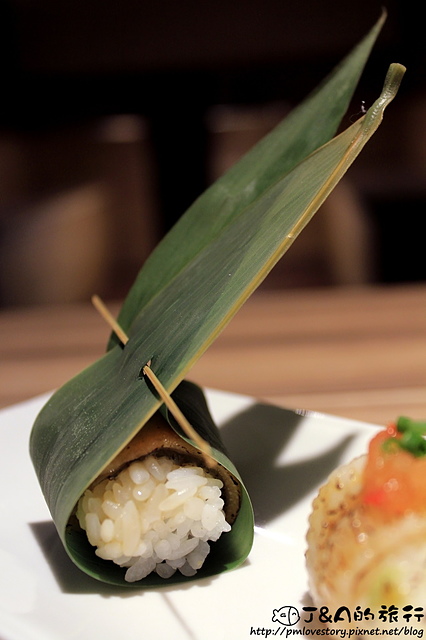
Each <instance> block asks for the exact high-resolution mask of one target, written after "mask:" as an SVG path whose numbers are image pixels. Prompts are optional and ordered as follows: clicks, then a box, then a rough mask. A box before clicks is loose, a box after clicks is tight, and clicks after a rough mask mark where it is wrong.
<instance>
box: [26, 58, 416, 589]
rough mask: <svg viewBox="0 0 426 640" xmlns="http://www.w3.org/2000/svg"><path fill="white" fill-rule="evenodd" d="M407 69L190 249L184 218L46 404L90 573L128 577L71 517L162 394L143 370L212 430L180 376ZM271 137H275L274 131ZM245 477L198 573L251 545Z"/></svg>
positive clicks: (57, 492)
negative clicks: (110, 329) (122, 321)
mask: <svg viewBox="0 0 426 640" xmlns="http://www.w3.org/2000/svg"><path fill="white" fill-rule="evenodd" d="M403 72H404V69H403V67H401V65H392V66H391V67H390V70H389V73H388V76H387V78H386V81H385V87H384V90H383V92H382V94H381V96H380V97H379V99H378V100H377V101H376V102H375V103H374V105H373V106H372V107H371V109H370V110H369V111H368V112H367V114H366V115H365V116H364V117H363V118H361V119H360V120H359V121H357V122H356V123H354V124H353V125H352V126H351V127H349V128H348V129H347V130H346V131H344V132H343V133H341V134H340V135H339V136H337V137H335V138H333V139H332V140H331V141H329V142H328V143H327V144H325V145H323V146H321V147H319V148H317V149H316V150H315V151H313V153H310V154H309V155H307V156H306V157H305V156H303V158H300V161H299V162H297V163H294V162H293V164H292V168H291V169H290V170H286V171H284V173H280V174H279V175H278V176H277V175H276V176H275V177H274V179H273V180H272V181H271V183H269V182H268V186H266V187H265V188H263V189H260V190H256V196H255V197H254V198H251V197H246V195H247V194H246V191H247V190H249V185H247V186H246V188H245V189H244V193H243V196H242V200H243V204H242V206H236V207H235V206H234V204H233V205H232V207H231V209H232V213H229V211H228V212H227V213H226V214H224V213H223V211H224V210H225V208H226V207H223V210H222V209H221V212H220V213H219V214H218V217H219V222H218V223H217V224H214V222H212V224H211V225H210V226H209V232H208V234H207V236H206V235H205V234H204V232H203V224H204V223H200V225H199V226H198V230H199V231H198V233H199V234H200V241H199V242H197V243H196V247H195V248H191V250H190V251H188V249H187V246H186V243H184V245H183V249H182V252H183V256H184V257H183V258H182V257H178V258H176V255H175V254H176V252H177V248H176V246H175V245H174V243H175V241H176V239H177V238H180V240H181V241H183V239H184V238H185V236H184V235H183V236H182V235H181V233H182V228H181V230H180V231H179V232H178V233H177V235H175V236H174V238H175V239H174V240H173V241H172V242H171V246H172V247H173V251H172V253H171V254H170V255H167V259H166V257H165V256H164V253H163V252H164V246H167V243H166V245H163V248H162V249H161V252H160V255H162V259H163V263H162V264H161V271H162V273H163V272H165V273H166V275H165V276H164V277H163V276H162V275H161V274H160V275H159V276H158V277H157V279H156V281H155V290H154V289H149V287H148V289H147V291H148V294H147V295H146V297H144V296H143V295H142V297H141V296H140V295H139V293H138V296H137V297H138V302H137V304H136V305H133V303H132V304H131V305H130V307H128V309H130V312H129V311H126V312H125V314H124V316H125V317H127V321H128V326H127V329H128V337H129V340H128V342H127V343H126V345H125V346H124V347H123V346H121V345H117V346H115V347H113V348H111V349H110V350H109V351H108V352H107V353H106V354H105V355H104V356H103V357H102V358H101V359H100V360H98V361H97V362H95V363H94V364H93V365H92V366H91V367H89V368H87V369H86V370H84V371H83V372H82V373H81V374H79V375H78V376H76V377H75V378H73V379H72V380H71V381H70V382H69V383H67V384H66V385H64V386H63V387H62V388H61V389H59V390H58V391H57V392H56V393H55V394H54V396H53V397H52V398H51V399H50V400H49V401H48V403H47V404H46V405H45V407H44V408H43V409H42V411H41V412H40V414H39V416H38V418H37V420H36V422H35V424H34V427H33V431H32V434H31V442H30V450H31V456H32V460H33V463H34V467H35V469H36V472H37V475H38V478H39V481H40V485H41V487H42V490H43V493H44V495H45V498H46V501H47V504H48V506H49V509H50V511H51V513H52V517H53V520H54V522H55V524H56V527H57V529H58V532H59V535H60V537H61V539H62V541H63V543H64V546H65V548H66V549H67V551H68V553H69V555H70V557H71V558H72V559H73V560H74V562H75V563H76V564H77V565H78V566H80V567H81V568H82V569H83V570H84V571H86V572H87V573H89V574H90V575H93V576H94V577H96V578H98V579H100V580H105V581H107V582H113V583H117V584H122V585H123V586H124V584H125V583H124V580H123V579H122V577H121V575H120V576H119V575H117V571H116V569H115V568H114V567H111V564H112V563H106V562H103V561H100V560H99V559H97V558H96V557H95V556H94V554H92V553H91V550H90V549H89V548H88V544H87V540H85V538H84V536H82V535H81V534H80V533H79V532H76V531H75V530H73V528H72V527H70V526H69V519H70V514H71V513H72V511H73V509H74V506H75V504H76V502H77V500H78V498H79V497H80V496H81V495H82V493H83V492H84V490H85V489H86V487H88V486H89V485H90V484H91V482H92V481H93V480H94V479H95V478H96V477H97V476H98V475H99V473H100V471H101V470H103V469H104V468H105V467H106V465H107V464H108V463H109V462H110V461H111V460H112V459H113V458H114V457H115V455H116V454H117V452H118V451H120V450H121V449H122V448H124V447H125V445H126V444H127V443H128V442H129V441H130V440H131V438H132V437H133V436H134V435H135V434H136V433H137V432H138V431H139V430H140V429H141V428H142V427H143V426H144V425H145V424H146V422H147V420H148V419H149V418H150V417H151V416H152V415H153V413H154V412H155V411H157V410H158V409H159V407H160V405H161V402H160V400H159V399H158V398H157V396H156V395H155V393H153V392H152V389H151V387H150V386H149V384H147V381H146V380H145V378H144V376H143V375H142V370H143V367H144V365H145V364H146V363H147V362H148V361H151V367H152V369H153V370H154V372H155V373H156V375H157V376H158V378H159V379H160V380H161V382H162V383H163V385H164V386H165V387H166V388H167V389H168V391H169V392H173V391H174V390H175V396H176V398H177V399H179V401H180V402H183V404H184V405H185V407H184V410H185V411H186V412H187V413H191V412H192V419H193V426H194V427H195V428H197V429H198V430H201V428H202V427H203V425H204V426H205V427H206V428H207V433H209V432H211V433H212V432H213V431H212V428H210V427H208V426H207V425H208V419H207V421H206V419H205V409H200V410H198V409H197V406H198V407H199V406H200V405H199V404H198V399H197V397H196V396H197V393H196V392H195V390H194V388H193V389H192V391H191V392H190V393H189V399H188V394H187V393H186V391H185V389H187V385H186V383H182V382H181V381H182V380H183V378H184V377H185V376H186V374H187V372H188V371H189V370H190V368H191V367H192V365H193V364H194V363H195V362H196V360H197V359H198V358H199V357H200V356H201V355H202V353H203V352H204V351H205V350H206V349H207V348H208V346H209V345H210V344H211V343H212V341H213V340H214V339H215V338H216V337H217V335H218V334H219V333H220V331H221V330H222V329H223V328H224V326H225V325H226V324H227V322H229V320H230V319H231V318H232V317H233V315H234V314H235V313H236V312H237V311H238V309H239V308H240V307H241V305H242V304H243V303H244V301H245V300H246V299H247V298H248V297H249V296H250V295H251V293H252V292H253V291H254V289H255V288H256V287H257V286H258V285H259V284H260V282H261V281H262V280H263V278H264V277H266V275H267V274H268V272H269V270H270V269H271V268H272V267H273V265H274V264H275V263H276V262H277V260H279V259H280V257H281V256H282V255H283V253H284V252H285V251H286V250H287V248H288V247H289V246H290V244H291V243H292V242H293V241H294V239H295V238H296V236H297V235H298V233H300V231H301V230H302V228H303V227H304V226H305V225H306V224H307V222H308V221H309V220H310V218H311V217H312V216H313V215H314V213H315V211H316V210H317V209H318V208H319V206H320V205H321V204H322V202H323V201H324V200H325V198H326V197H327V196H328V194H329V193H330V191H331V190H332V189H333V188H334V186H335V185H336V184H337V182H338V181H339V180H340V179H341V177H342V176H343V174H344V173H345V172H346V170H347V169H348V167H349V166H350V164H351V163H352V162H353V161H354V159H355V158H356V156H357V155H358V154H359V153H360V151H361V149H362V148H363V146H364V145H365V144H366V143H367V141H368V140H369V139H370V137H371V136H372V135H373V133H374V131H375V130H376V129H377V127H378V126H379V124H380V122H381V120H382V117H383V111H384V109H385V108H386V106H387V105H388V103H389V102H390V101H391V100H392V99H393V97H394V96H395V94H396V91H397V89H398V86H399V83H400V81H401V78H402V75H403ZM270 140H271V144H272V146H274V137H272V138H270ZM258 160H259V158H258ZM260 171H261V173H262V170H261V169H260ZM240 178H241V176H240ZM219 191H220V188H219ZM227 197H228V196H227ZM227 197H225V201H226V200H227ZM213 214H214V212H211V215H212V216H213V218H214V215H213ZM192 215H194V214H191V215H190V216H189V218H187V219H191V216H192ZM184 217H185V218H186V216H184ZM181 224H186V223H181ZM194 224H195V221H194ZM184 228H185V227H184ZM189 232H190V230H189V229H188V233H189ZM191 233H192V232H191ZM197 235H198V234H197V233H195V236H196V237H197ZM189 237H193V236H189ZM169 249H170V246H169ZM155 260H157V258H156V259H155ZM144 279H145V282H146V274H145V276H143V278H142V279H141V280H140V281H139V283H140V282H143V281H144ZM142 298H143V301H142ZM179 383H181V384H179ZM184 391H185V393H183V392H184ZM203 416H204V417H203ZM174 428H175V427H174ZM182 437H183V436H182ZM214 457H215V458H216V459H217V460H218V461H219V462H220V463H221V464H223V465H224V466H226V467H227V468H228V469H229V470H230V471H231V472H232V473H234V474H235V476H236V477H237V478H238V474H237V471H236V470H235V469H234V468H233V466H232V463H231V462H230V461H229V460H228V459H227V457H226V455H224V454H223V452H222V451H220V450H219V449H217V448H216V447H214ZM242 488H243V504H242V508H241V510H240V513H239V515H238V518H237V520H236V522H235V524H234V526H233V527H232V530H231V531H230V532H229V533H228V534H226V536H223V538H224V539H223V541H222V539H220V541H219V542H218V543H217V545H218V546H217V550H216V551H215V554H216V556H215V560H214V566H213V565H209V566H207V567H206V569H205V570H202V571H201V572H200V574H199V575H197V577H202V576H203V575H210V573H209V572H216V573H217V572H220V571H222V570H226V569H229V568H232V567H234V566H236V565H238V564H239V563H241V562H242V561H243V560H244V558H245V557H246V555H247V553H248V550H249V548H250V546H251V540H252V535H253V514H252V510H251V506H250V501H249V498H248V496H247V494H246V492H245V489H244V486H243V487H242ZM162 584H164V583H163V582H162ZM167 584H170V581H167ZM126 586H129V585H128V584H126ZM144 586H157V582H156V580H155V578H154V579H152V580H151V579H145V580H144Z"/></svg>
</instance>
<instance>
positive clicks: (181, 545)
mask: <svg viewBox="0 0 426 640" xmlns="http://www.w3.org/2000/svg"><path fill="white" fill-rule="evenodd" d="M222 487H223V483H222V481H221V480H219V479H218V478H214V477H212V476H210V475H209V474H208V472H206V471H205V470H204V469H202V468H201V467H198V466H190V465H187V466H178V465H177V464H176V463H175V462H174V461H173V460H171V459H170V458H167V457H165V456H158V457H156V456H153V455H150V456H148V457H146V458H145V459H143V460H137V461H134V462H132V463H131V464H130V465H129V466H128V467H126V468H125V469H123V470H122V471H121V472H120V473H119V474H118V475H117V476H116V477H114V478H105V479H103V480H102V481H101V482H99V483H98V484H96V485H95V486H93V487H92V488H91V489H87V490H86V491H85V493H84V494H83V496H82V497H81V498H80V500H79V502H78V506H77V512H76V515H77V519H78V521H79V524H80V527H81V528H82V529H83V530H85V531H86V534H87V537H88V540H89V542H90V544H91V545H93V546H94V547H96V549H95V553H96V555H98V556H99V557H100V558H103V559H104V560H111V561H113V562H115V563H116V564H117V565H119V566H121V567H125V568H126V569H127V571H126V574H125V580H126V581H127V582H136V581H139V580H142V579H143V578H145V577H146V576H147V575H149V574H150V573H151V572H153V571H155V572H156V573H157V574H158V575H159V576H160V577H162V578H164V579H167V578H170V577H171V576H172V575H173V574H174V573H175V572H176V571H180V572H181V573H182V574H183V575H185V576H192V575H195V573H196V572H197V571H198V570H199V569H200V568H201V567H202V565H203V563H204V561H205V559H206V557H207V555H208V553H209V551H210V545H209V542H214V541H216V540H218V539H219V537H220V536H221V535H222V533H226V532H227V531H230V529H231V525H230V524H229V523H228V522H227V521H226V519H225V514H224V510H223V506H224V500H223V498H222V496H221V493H222V491H221V490H222Z"/></svg>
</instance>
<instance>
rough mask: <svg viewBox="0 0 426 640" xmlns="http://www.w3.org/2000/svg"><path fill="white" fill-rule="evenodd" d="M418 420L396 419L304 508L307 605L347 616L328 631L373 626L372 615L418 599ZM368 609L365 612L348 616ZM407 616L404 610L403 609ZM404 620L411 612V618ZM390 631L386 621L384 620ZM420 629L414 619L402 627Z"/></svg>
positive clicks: (421, 468)
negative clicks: (310, 601)
mask: <svg viewBox="0 0 426 640" xmlns="http://www.w3.org/2000/svg"><path fill="white" fill-rule="evenodd" d="M425 432H426V423H418V422H414V421H411V420H409V419H407V418H400V419H399V420H398V421H397V423H396V424H392V425H390V426H389V427H388V428H387V429H384V430H382V431H380V432H379V433H378V434H377V435H376V436H375V437H374V438H373V439H372V441H371V443H370V445H369V449H368V453H367V454H365V455H362V456H360V457H358V458H356V459H355V460H353V461H352V462H350V463H349V464H345V465H343V466H341V467H340V468H338V469H337V470H335V471H334V472H333V473H332V474H331V475H330V477H329V478H328V481H327V482H326V484H325V485H324V486H322V487H321V489H320V490H319V493H318V495H317V497H316V498H315V500H314V502H313V506H312V512H311V515H310V518H309V529H308V533H307V552H306V566H307V571H308V577H309V587H310V593H311V596H312V599H313V601H314V604H315V605H316V606H317V607H323V606H326V607H328V610H329V611H330V612H331V613H333V612H336V611H338V610H339V608H340V607H342V606H345V607H347V608H348V610H349V612H351V614H349V615H347V616H342V617H343V620H342V619H341V620H339V621H335V622H334V624H335V625H336V626H340V627H345V628H358V629H369V628H373V627H377V625H378V616H379V612H380V610H383V611H384V610H386V609H387V608H389V607H393V608H394V610H396V611H398V610H399V611H400V617H399V621H398V619H396V620H394V622H393V624H394V625H395V624H399V626H401V623H404V621H405V620H408V619H409V614H408V613H407V614H406V615H407V618H405V619H403V618H402V615H403V613H404V611H403V609H404V607H408V608H410V607H411V609H412V610H414V608H415V607H420V606H421V605H422V604H423V603H424V601H425V598H426V542H425V541H426V496H425V490H424V478H425V475H426V442H425V440H424V438H423V433H425ZM356 611H358V612H368V615H362V616H361V615H360V616H357V615H354V613H355V612H356ZM406 611H408V609H406ZM411 615H412V614H411ZM388 622H389V624H390V625H391V626H392V620H389V621H388ZM412 623H416V624H420V625H421V624H424V619H423V617H422V616H421V615H420V614H419V617H418V618H417V619H416V618H415V617H412V618H411V620H410V624H412Z"/></svg>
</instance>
